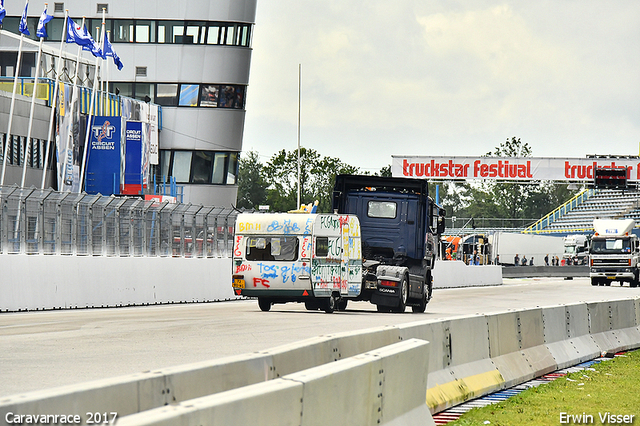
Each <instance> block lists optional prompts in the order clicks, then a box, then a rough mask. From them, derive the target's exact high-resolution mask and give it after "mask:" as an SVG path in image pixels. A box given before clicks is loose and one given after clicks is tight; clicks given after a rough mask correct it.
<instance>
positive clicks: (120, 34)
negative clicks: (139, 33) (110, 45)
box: [112, 19, 133, 43]
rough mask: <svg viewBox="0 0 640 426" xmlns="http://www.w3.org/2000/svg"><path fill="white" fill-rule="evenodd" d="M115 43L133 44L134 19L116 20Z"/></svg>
mask: <svg viewBox="0 0 640 426" xmlns="http://www.w3.org/2000/svg"><path fill="white" fill-rule="evenodd" d="M112 38H113V41H114V42H115V43H118V42H128V43H131V42H133V20H132V19H115V20H114V21H113V37H112Z"/></svg>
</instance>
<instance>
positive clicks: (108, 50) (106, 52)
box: [103, 37, 124, 71]
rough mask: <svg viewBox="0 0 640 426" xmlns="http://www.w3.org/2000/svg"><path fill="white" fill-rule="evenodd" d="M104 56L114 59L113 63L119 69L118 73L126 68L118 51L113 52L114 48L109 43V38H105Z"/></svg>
mask: <svg viewBox="0 0 640 426" xmlns="http://www.w3.org/2000/svg"><path fill="white" fill-rule="evenodd" d="M103 53H104V56H105V58H106V57H107V56H111V57H112V58H113V63H114V64H116V66H117V67H118V71H120V70H121V69H122V67H123V66H124V65H123V64H122V61H121V60H120V57H119V56H118V55H117V54H116V51H115V50H113V46H112V45H111V42H110V41H109V37H105V38H104V52H103Z"/></svg>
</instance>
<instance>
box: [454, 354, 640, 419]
mask: <svg viewBox="0 0 640 426" xmlns="http://www.w3.org/2000/svg"><path fill="white" fill-rule="evenodd" d="M607 412H608V413H610V414H613V415H628V416H629V417H627V419H626V420H630V416H631V415H634V416H635V417H633V422H632V423H631V424H634V425H640V351H638V350H636V351H634V352H628V353H626V354H624V355H623V356H617V357H615V358H614V359H612V360H610V361H602V362H600V363H597V364H594V365H593V366H592V367H591V368H590V369H586V370H583V371H579V372H577V373H571V374H569V375H568V376H566V377H560V378H558V379H556V380H554V381H553V382H550V383H548V384H543V385H540V386H538V387H536V388H531V389H528V390H526V391H524V392H521V393H520V394H518V395H516V396H513V397H511V398H509V399H508V400H506V401H504V402H500V403H498V404H493V405H489V406H486V407H483V408H474V409H472V410H471V411H469V412H468V413H466V414H464V415H463V416H462V417H460V418H459V419H458V420H456V421H455V422H451V423H449V425H451V426H471V425H487V424H490V425H493V426H518V425H560V424H579V423H578V421H576V420H574V421H570V419H569V418H568V417H565V418H564V419H563V420H567V421H563V422H561V417H560V416H561V413H566V415H574V416H582V419H586V420H592V421H587V422H586V423H587V424H595V425H601V424H609V423H607V422H606V421H605V422H602V421H601V419H600V415H602V416H604V415H605V413H607ZM583 414H587V415H591V416H593V417H592V419H590V418H586V417H585V416H583ZM614 420H619V421H618V422H616V423H615V424H624V423H622V421H623V420H625V419H624V418H622V417H620V418H616V419H614ZM487 422H490V423H487ZM582 423H583V424H584V423H585V422H584V421H583V422H582ZM611 424H614V423H611ZM627 424H629V423H627Z"/></svg>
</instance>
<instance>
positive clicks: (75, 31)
mask: <svg viewBox="0 0 640 426" xmlns="http://www.w3.org/2000/svg"><path fill="white" fill-rule="evenodd" d="M66 41H67V43H75V44H77V45H79V46H82V50H88V51H90V52H91V53H92V54H93V56H95V57H98V58H104V55H103V54H102V50H101V49H100V46H98V43H96V42H95V40H93V38H92V37H91V34H89V32H88V31H87V28H86V27H84V26H83V27H81V26H80V25H77V24H76V23H75V22H73V19H69V18H67V39H66Z"/></svg>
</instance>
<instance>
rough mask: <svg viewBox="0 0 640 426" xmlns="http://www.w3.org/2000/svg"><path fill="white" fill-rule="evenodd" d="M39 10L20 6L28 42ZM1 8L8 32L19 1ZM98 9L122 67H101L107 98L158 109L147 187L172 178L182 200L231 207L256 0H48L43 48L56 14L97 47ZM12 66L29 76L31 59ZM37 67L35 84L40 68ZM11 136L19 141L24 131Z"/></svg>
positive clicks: (4, 57)
mask: <svg viewBox="0 0 640 426" xmlns="http://www.w3.org/2000/svg"><path fill="white" fill-rule="evenodd" d="M43 7H44V2H42V3H37V2H34V1H31V2H30V4H29V12H28V16H29V28H30V30H31V34H32V36H31V38H33V39H35V33H36V25H37V21H38V18H39V16H40V14H41V13H42V9H43ZM5 8H6V10H7V16H6V17H5V20H4V23H3V29H5V30H9V31H11V32H16V33H17V32H18V21H19V19H20V15H21V14H22V11H23V10H24V2H22V1H16V0H6V1H5ZM103 8H105V9H106V28H107V30H108V31H110V34H111V37H110V39H111V41H112V43H113V47H114V49H115V50H116V52H117V54H118V56H119V57H120V59H121V60H122V62H123V63H124V68H123V69H122V70H121V71H118V70H117V69H116V67H115V66H114V65H113V63H112V62H109V71H108V81H109V83H110V84H109V87H110V89H111V90H110V91H111V92H116V93H119V94H120V95H124V96H129V97H132V98H135V99H139V100H146V101H151V102H153V103H156V104H159V105H161V106H162V116H161V118H162V122H161V131H160V140H159V145H160V164H159V165H158V166H157V167H155V168H154V169H155V170H154V172H155V176H156V179H157V181H160V180H161V179H162V176H165V177H167V176H173V177H174V178H175V180H176V183H177V184H178V185H180V186H183V187H184V202H190V203H193V204H203V205H218V206H229V205H231V204H235V201H236V195H237V183H236V182H237V171H238V157H239V153H240V151H241V150H242V136H243V129H244V120H245V100H246V95H247V85H248V81H249V66H250V62H251V39H252V33H253V26H254V20H255V14H256V0H210V1H202V0H183V1H169V0H146V1H131V0H111V1H104V2H100V3H98V2H87V1H86V0H66V1H64V2H53V3H49V9H48V12H49V14H53V15H54V17H55V18H54V20H52V21H51V22H50V23H49V24H47V31H48V34H49V37H48V38H47V40H46V43H47V44H49V45H50V46H51V47H55V48H57V47H58V46H59V44H60V38H61V36H62V34H63V31H62V25H63V19H64V11H65V9H67V10H68V11H69V16H70V17H71V18H72V19H74V21H76V22H77V23H80V22H81V21H82V18H83V17H86V20H85V26H86V27H87V29H88V30H89V31H90V32H91V33H92V34H93V35H94V39H97V32H98V30H97V29H98V28H100V26H101V20H102V9H103ZM15 45H16V43H15V42H9V41H7V40H5V39H0V74H1V75H2V76H12V75H13V68H14V67H15V61H16V52H15V51H16V48H15ZM74 46H75V45H74ZM69 50H70V51H73V52H75V50H76V48H75V47H74V48H71V47H69ZM31 52H33V48H32V49H31ZM88 55H89V54H88V53H85V57H90V56H88ZM22 63H23V71H22V73H21V75H25V76H26V75H33V74H29V70H31V71H30V72H31V73H34V72H35V53H31V54H27V55H25V58H24V60H23V62H22ZM43 68H44V71H43V72H42V73H41V76H43V75H44V73H45V72H46V71H47V66H46V64H45V66H44V67H43ZM41 69H42V68H41ZM48 76H51V74H48ZM5 99H6V98H5ZM5 104H6V102H5V103H3V105H5ZM4 109H5V108H4V107H3V110H4ZM0 131H4V129H0ZM12 133H14V134H22V133H24V135H26V129H21V128H14V131H13V132H12ZM45 133H46V132H45ZM24 135H23V136H24ZM7 183H9V184H10V183H11V182H10V181H5V184H7Z"/></svg>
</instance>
